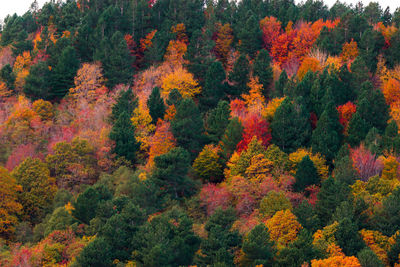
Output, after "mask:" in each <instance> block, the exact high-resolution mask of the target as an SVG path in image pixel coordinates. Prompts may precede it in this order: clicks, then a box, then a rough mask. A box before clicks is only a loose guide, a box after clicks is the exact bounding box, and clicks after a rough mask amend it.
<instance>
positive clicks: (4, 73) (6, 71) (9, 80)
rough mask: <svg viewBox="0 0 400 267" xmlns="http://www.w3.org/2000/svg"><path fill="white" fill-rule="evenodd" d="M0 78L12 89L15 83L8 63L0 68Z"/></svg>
mask: <svg viewBox="0 0 400 267" xmlns="http://www.w3.org/2000/svg"><path fill="white" fill-rule="evenodd" d="M0 79H1V80H2V81H3V82H4V83H5V84H6V85H7V88H9V89H11V90H13V89H14V83H15V74H14V73H13V70H12V68H11V66H10V64H7V65H4V66H3V67H2V68H1V70H0Z"/></svg>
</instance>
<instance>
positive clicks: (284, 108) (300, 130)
mask: <svg viewBox="0 0 400 267" xmlns="http://www.w3.org/2000/svg"><path fill="white" fill-rule="evenodd" d="M271 134H272V142H273V143H274V144H275V145H277V146H279V148H280V149H282V150H283V151H284V152H286V153H291V152H293V151H295V150H296V149H297V148H299V147H303V146H307V145H308V143H309V141H310V137H311V136H310V135H311V125H310V122H309V119H308V114H307V113H306V112H305V110H304V107H303V106H302V105H299V104H298V103H296V102H295V103H292V102H291V100H290V99H288V98H286V99H285V100H284V101H283V102H282V104H281V105H280V106H279V108H278V109H277V110H276V112H275V115H274V119H273V121H272V123H271Z"/></svg>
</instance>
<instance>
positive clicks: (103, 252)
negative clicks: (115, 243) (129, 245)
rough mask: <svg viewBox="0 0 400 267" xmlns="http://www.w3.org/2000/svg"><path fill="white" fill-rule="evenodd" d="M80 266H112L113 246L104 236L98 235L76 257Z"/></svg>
mask: <svg viewBox="0 0 400 267" xmlns="http://www.w3.org/2000/svg"><path fill="white" fill-rule="evenodd" d="M76 260H77V263H78V264H79V265H80V266H88V267H110V266H112V265H113V264H112V261H113V258H112V254H111V247H110V245H109V244H108V243H107V241H106V240H105V239H104V238H101V237H96V238H95V239H94V240H93V241H92V242H90V243H89V244H88V245H87V246H86V247H85V248H84V249H83V250H82V252H81V253H80V254H79V256H78V257H77V258H76Z"/></svg>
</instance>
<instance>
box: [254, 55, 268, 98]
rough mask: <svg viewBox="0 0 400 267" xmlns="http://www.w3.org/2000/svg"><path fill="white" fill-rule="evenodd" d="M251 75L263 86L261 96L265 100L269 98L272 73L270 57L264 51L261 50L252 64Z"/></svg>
mask: <svg viewBox="0 0 400 267" xmlns="http://www.w3.org/2000/svg"><path fill="white" fill-rule="evenodd" d="M253 75H254V76H257V77H258V80H259V81H260V83H261V84H262V86H263V92H262V93H263V95H264V97H265V99H268V98H269V95H270V87H271V83H272V80H273V72H272V67H271V57H270V56H269V53H268V51H267V50H265V49H261V50H260V52H259V53H258V55H257V57H256V59H255V61H254V64H253Z"/></svg>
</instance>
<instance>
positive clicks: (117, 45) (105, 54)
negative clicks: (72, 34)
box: [95, 31, 134, 89]
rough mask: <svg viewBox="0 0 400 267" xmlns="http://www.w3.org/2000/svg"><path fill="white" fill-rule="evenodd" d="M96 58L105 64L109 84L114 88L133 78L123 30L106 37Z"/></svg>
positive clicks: (131, 59) (131, 60)
mask: <svg viewBox="0 0 400 267" xmlns="http://www.w3.org/2000/svg"><path fill="white" fill-rule="evenodd" d="M95 59H96V60H100V61H101V63H102V64H103V69H104V76H105V77H106V78H107V82H106V84H107V86H108V87H109V88H110V89H112V88H113V87H114V86H115V85H117V84H121V83H122V84H128V83H130V81H131V80H132V78H133V68H132V63H133V61H134V59H133V58H132V57H131V55H130V54H129V51H128V47H127V45H126V41H125V39H124V36H123V35H122V33H121V32H119V31H117V32H115V33H114V34H113V36H112V37H111V39H108V38H105V39H104V40H103V42H102V43H101V45H100V48H99V49H98V50H97V51H96V55H95Z"/></svg>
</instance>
